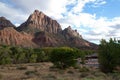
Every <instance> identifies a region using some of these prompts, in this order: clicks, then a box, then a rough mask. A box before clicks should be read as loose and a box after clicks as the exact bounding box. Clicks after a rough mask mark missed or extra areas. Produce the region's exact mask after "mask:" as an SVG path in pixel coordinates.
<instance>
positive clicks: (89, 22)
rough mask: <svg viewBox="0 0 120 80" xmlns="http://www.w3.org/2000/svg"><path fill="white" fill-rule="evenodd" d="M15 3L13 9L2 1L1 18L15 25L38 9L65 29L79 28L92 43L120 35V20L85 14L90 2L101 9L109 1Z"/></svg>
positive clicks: (19, 0)
mask: <svg viewBox="0 0 120 80" xmlns="http://www.w3.org/2000/svg"><path fill="white" fill-rule="evenodd" d="M12 3H13V4H14V7H13V6H10V4H9V5H8V4H7V3H2V2H0V16H5V17H7V18H8V19H10V20H11V21H12V22H14V23H15V24H16V25H18V24H20V23H21V22H24V21H25V20H26V19H27V17H28V16H29V15H30V13H32V12H33V11H34V10H35V9H38V10H40V11H42V12H44V13H45V14H47V15H48V16H50V17H52V18H53V19H56V20H57V21H58V22H60V24H61V25H62V28H66V27H68V26H69V25H70V26H71V27H73V28H76V29H78V31H79V32H80V33H81V34H82V35H83V37H84V38H85V39H87V40H90V41H94V42H98V40H100V39H101V38H107V39H108V37H109V36H108V35H111V34H113V36H117V37H119V36H120V32H119V30H120V28H119V29H117V28H115V26H116V25H117V24H120V17H115V18H112V19H108V18H107V17H102V16H101V17H97V16H96V14H90V13H84V12H83V10H84V7H85V6H86V4H88V3H91V6H92V7H100V6H102V5H105V4H106V3H107V2H106V0H12ZM11 5H12V4H11ZM68 9H69V10H68ZM111 26H112V27H111ZM115 30H116V32H115Z"/></svg>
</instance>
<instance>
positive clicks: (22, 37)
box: [0, 27, 36, 47]
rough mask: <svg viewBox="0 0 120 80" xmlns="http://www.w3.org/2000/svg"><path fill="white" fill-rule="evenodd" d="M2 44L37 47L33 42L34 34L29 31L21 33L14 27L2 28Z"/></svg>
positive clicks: (0, 35) (0, 33)
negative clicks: (28, 32)
mask: <svg viewBox="0 0 120 80" xmlns="http://www.w3.org/2000/svg"><path fill="white" fill-rule="evenodd" d="M0 44H4V45H12V46H22V47H36V44H34V43H33V42H32V36H30V35H29V34H27V33H19V32H17V31H16V30H15V29H14V28H12V27H8V28H4V29H3V30H0Z"/></svg>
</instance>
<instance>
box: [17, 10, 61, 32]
mask: <svg viewBox="0 0 120 80" xmlns="http://www.w3.org/2000/svg"><path fill="white" fill-rule="evenodd" d="M30 29H31V30H32V32H33V33H36V31H37V32H39V31H46V32H49V33H58V32H60V31H62V29H61V26H60V24H59V23H58V22H57V21H56V20H53V19H51V18H50V17H48V16H46V15H45V14H44V13H43V12H40V11H38V10H35V11H34V12H33V14H31V15H30V16H29V18H28V20H27V21H26V22H25V23H23V24H22V25H21V26H20V27H19V30H23V31H28V30H29V31H30Z"/></svg>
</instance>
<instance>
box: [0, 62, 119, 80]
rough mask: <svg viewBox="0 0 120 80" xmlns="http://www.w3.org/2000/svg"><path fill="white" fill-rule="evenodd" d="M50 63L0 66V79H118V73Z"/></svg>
mask: <svg viewBox="0 0 120 80" xmlns="http://www.w3.org/2000/svg"><path fill="white" fill-rule="evenodd" d="M52 66H53V64H52V63H45V62H43V63H29V64H16V65H15V64H13V65H1V66H0V80H120V75H119V74H117V73H116V74H104V73H102V72H100V71H98V70H90V71H87V69H83V68H82V69H81V68H78V69H74V68H69V69H66V70H60V69H57V68H54V67H52Z"/></svg>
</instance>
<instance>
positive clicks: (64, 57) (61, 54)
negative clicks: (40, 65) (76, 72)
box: [50, 47, 76, 69]
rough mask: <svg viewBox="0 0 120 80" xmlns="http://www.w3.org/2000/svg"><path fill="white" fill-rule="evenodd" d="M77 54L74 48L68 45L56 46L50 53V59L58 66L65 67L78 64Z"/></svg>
mask: <svg viewBox="0 0 120 80" xmlns="http://www.w3.org/2000/svg"><path fill="white" fill-rule="evenodd" d="M75 59H76V56H75V53H74V50H73V49H71V48H67V47H62V48H56V49H54V50H53V51H52V53H51V55H50V61H51V62H53V64H54V65H55V66H56V67H57V68H61V69H65V68H68V67H70V66H75V65H76V60H75Z"/></svg>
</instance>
